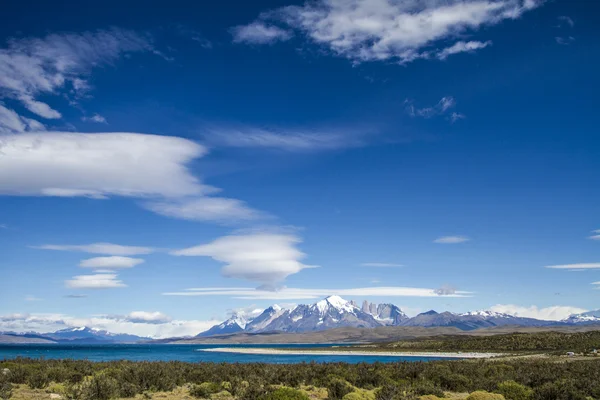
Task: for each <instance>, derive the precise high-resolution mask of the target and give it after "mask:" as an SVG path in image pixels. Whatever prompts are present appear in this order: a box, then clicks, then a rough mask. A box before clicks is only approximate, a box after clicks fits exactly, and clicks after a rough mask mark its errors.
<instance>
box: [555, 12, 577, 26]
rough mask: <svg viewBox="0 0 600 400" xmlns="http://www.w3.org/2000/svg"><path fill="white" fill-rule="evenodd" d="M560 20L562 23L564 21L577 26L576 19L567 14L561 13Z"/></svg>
mask: <svg viewBox="0 0 600 400" xmlns="http://www.w3.org/2000/svg"><path fill="white" fill-rule="evenodd" d="M558 21H559V23H560V25H562V24H563V23H566V24H567V25H569V26H570V27H571V28H572V27H574V26H575V21H573V18H571V17H568V16H566V15H561V16H560V17H558Z"/></svg>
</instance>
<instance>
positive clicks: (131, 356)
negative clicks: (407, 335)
mask: <svg viewBox="0 0 600 400" xmlns="http://www.w3.org/2000/svg"><path fill="white" fill-rule="evenodd" d="M332 346H334V345H323V344H283V345H273V344H271V345H247V344H245V345H231V344H227V345H222V344H221V345H200V344H184V345H170V344H94V345H69V344H6V345H5V344H3V345H0V360H2V359H11V358H16V357H28V358H46V359H61V358H62V359H64V358H70V359H79V360H90V361H111V360H131V361H185V362H216V363H221V362H228V363H236V362H239V363H251V362H261V363H274V364H293V363H301V362H311V361H314V362H347V363H359V362H367V363H374V362H388V363H389V362H398V361H412V362H414V361H432V360H439V359H441V358H437V357H382V356H365V355H312V354H306V355H287V354H286V355H279V354H278V355H267V354H236V353H219V352H205V351H200V350H202V349H209V348H217V347H251V348H288V349H289V348H294V349H302V348H313V349H314V348H320V349H327V348H330V347H332Z"/></svg>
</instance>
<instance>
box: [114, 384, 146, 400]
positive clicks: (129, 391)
mask: <svg viewBox="0 0 600 400" xmlns="http://www.w3.org/2000/svg"><path fill="white" fill-rule="evenodd" d="M117 382H118V381H117ZM141 391H142V389H141V388H140V387H139V386H138V385H136V384H135V383H131V382H121V385H120V387H119V396H120V397H125V398H127V397H135V396H136V395H137V394H138V393H140V392H141Z"/></svg>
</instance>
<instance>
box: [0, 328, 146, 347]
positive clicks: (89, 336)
mask: <svg viewBox="0 0 600 400" xmlns="http://www.w3.org/2000/svg"><path fill="white" fill-rule="evenodd" d="M148 340H150V338H144V337H140V336H135V335H129V334H122V333H111V332H108V331H105V330H100V329H94V328H89V327H85V326H82V327H75V328H67V329H62V330H59V331H56V332H50V333H33V332H28V333H15V332H0V343H5V344H8V343H21V344H42V343H46V344H49V343H69V344H103V343H104V344H109V343H137V342H141V341H148Z"/></svg>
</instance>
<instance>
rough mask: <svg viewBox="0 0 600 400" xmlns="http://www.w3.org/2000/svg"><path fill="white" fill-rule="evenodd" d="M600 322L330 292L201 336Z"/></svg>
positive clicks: (590, 317) (599, 316)
mask: <svg viewBox="0 0 600 400" xmlns="http://www.w3.org/2000/svg"><path fill="white" fill-rule="evenodd" d="M579 324H588V325H589V324H600V310H598V311H591V312H587V313H583V314H577V315H572V316H570V317H569V318H567V319H565V320H563V321H544V320H538V319H534V318H524V317H517V316H514V315H510V314H504V313H499V312H494V311H487V310H482V311H470V312H466V313H462V314H456V313H451V312H448V311H446V312H441V313H438V312H436V311H434V310H430V311H427V312H424V313H421V314H419V315H416V316H414V317H412V318H410V317H408V316H407V315H406V314H405V313H404V312H403V311H402V310H401V309H400V308H398V307H397V306H395V305H393V304H373V303H369V302H367V301H365V302H363V303H362V305H361V306H360V307H359V306H358V304H357V303H355V302H354V301H346V300H344V299H342V298H341V297H339V296H329V297H327V298H325V299H323V300H320V301H318V302H316V303H314V304H300V305H298V306H296V307H294V308H292V309H283V308H281V307H279V306H277V305H274V306H272V307H269V308H267V309H266V310H264V311H263V312H262V313H260V314H259V315H258V316H257V317H255V318H242V319H241V318H240V316H234V317H232V318H230V319H228V320H227V321H225V322H223V323H222V324H220V325H215V326H213V327H212V328H211V329H209V330H208V331H206V332H202V333H201V334H200V335H198V336H201V337H206V336H213V335H219V334H230V333H237V332H248V333H264V332H294V333H300V332H311V331H323V330H327V329H333V328H340V327H355V328H375V327H379V326H419V327H455V328H458V329H461V330H464V331H470V330H475V329H480V328H493V327H497V326H539V327H542V326H568V325H579Z"/></svg>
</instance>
